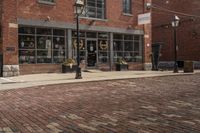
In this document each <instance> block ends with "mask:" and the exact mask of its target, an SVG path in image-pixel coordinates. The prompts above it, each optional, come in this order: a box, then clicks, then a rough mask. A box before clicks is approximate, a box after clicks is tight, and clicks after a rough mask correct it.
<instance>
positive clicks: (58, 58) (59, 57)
mask: <svg viewBox="0 0 200 133" xmlns="http://www.w3.org/2000/svg"><path fill="white" fill-rule="evenodd" d="M64 59H65V51H64V50H63V49H59V50H54V51H53V62H54V63H62V62H63V61H64Z"/></svg>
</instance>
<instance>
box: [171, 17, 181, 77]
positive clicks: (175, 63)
mask: <svg viewBox="0 0 200 133" xmlns="http://www.w3.org/2000/svg"><path fill="white" fill-rule="evenodd" d="M179 22H180V18H179V17H178V16H176V15H175V16H174V18H173V21H172V27H173V30H174V73H178V63H177V51H178V46H177V37H176V29H177V27H178V26H179Z"/></svg>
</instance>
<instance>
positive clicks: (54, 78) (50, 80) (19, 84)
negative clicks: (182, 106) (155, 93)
mask: <svg viewBox="0 0 200 133" xmlns="http://www.w3.org/2000/svg"><path fill="white" fill-rule="evenodd" d="M194 73H200V71H199V70H196V71H195V72H194ZM188 74H192V73H183V72H179V73H173V72H172V71H112V72H101V71H95V70H91V71H89V72H82V77H83V79H75V73H68V74H62V73H50V74H32V75H22V76H17V77H9V78H0V90H7V89H17V88H26V87H33V86H39V85H50V84H61V83H76V82H89V81H102V80H113V79H131V78H145V77H157V76H173V75H188Z"/></svg>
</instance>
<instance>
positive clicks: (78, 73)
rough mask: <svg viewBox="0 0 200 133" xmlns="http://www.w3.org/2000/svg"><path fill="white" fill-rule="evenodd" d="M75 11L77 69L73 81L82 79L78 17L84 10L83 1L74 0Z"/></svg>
mask: <svg viewBox="0 0 200 133" xmlns="http://www.w3.org/2000/svg"><path fill="white" fill-rule="evenodd" d="M74 7H75V11H76V26H77V29H76V30H77V31H76V34H77V38H76V42H77V45H76V48H77V58H76V59H77V68H76V77H75V79H82V75H81V67H80V39H79V16H80V15H81V14H82V12H83V9H84V1H83V0H76V2H75V4H74Z"/></svg>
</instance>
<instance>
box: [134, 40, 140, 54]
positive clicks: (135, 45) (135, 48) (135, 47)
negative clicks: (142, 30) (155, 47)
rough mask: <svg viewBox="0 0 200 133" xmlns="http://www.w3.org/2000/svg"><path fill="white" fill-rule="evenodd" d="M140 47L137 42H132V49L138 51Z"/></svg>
mask: <svg viewBox="0 0 200 133" xmlns="http://www.w3.org/2000/svg"><path fill="white" fill-rule="evenodd" d="M139 49H140V43H139V42H134V51H135V52H139Z"/></svg>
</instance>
